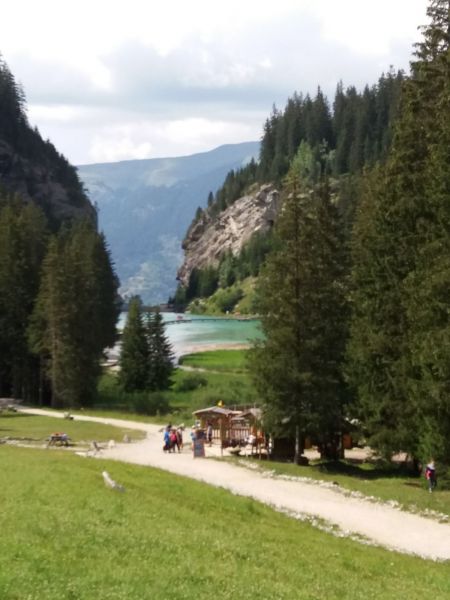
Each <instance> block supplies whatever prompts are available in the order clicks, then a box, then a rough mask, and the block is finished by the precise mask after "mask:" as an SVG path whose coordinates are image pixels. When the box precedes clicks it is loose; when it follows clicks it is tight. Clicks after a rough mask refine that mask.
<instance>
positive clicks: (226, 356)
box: [181, 350, 247, 373]
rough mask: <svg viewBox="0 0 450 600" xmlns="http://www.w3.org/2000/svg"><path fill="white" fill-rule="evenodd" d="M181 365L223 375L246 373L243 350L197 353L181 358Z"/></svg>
mask: <svg viewBox="0 0 450 600" xmlns="http://www.w3.org/2000/svg"><path fill="white" fill-rule="evenodd" d="M181 364H182V365H185V366H188V367H194V368H197V369H206V370H212V371H221V372H224V373H247V361H246V351H245V350H214V351H211V352H197V353H195V354H188V355H187V356H183V357H182V358H181Z"/></svg>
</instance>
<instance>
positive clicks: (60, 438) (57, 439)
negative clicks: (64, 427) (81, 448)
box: [47, 432, 70, 446]
mask: <svg viewBox="0 0 450 600" xmlns="http://www.w3.org/2000/svg"><path fill="white" fill-rule="evenodd" d="M69 441H70V438H69V436H68V435H67V433H59V432H57V433H52V434H51V435H50V437H49V438H48V444H47V446H68V445H69Z"/></svg>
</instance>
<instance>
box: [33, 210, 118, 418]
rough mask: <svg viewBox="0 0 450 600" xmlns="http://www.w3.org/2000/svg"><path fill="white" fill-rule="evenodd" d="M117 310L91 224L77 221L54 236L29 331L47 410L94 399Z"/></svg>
mask: <svg viewBox="0 0 450 600" xmlns="http://www.w3.org/2000/svg"><path fill="white" fill-rule="evenodd" d="M117 309H118V306H117V278H116V277H115V275H114V272H113V269H112V266H111V264H110V263H109V257H108V254H107V251H106V249H105V246H104V240H103V239H102V237H101V236H99V235H98V234H97V232H96V230H95V228H94V227H93V226H92V224H91V223H89V222H84V221H82V222H77V223H74V224H73V225H72V226H71V227H68V228H66V229H64V230H62V231H61V232H60V233H59V234H58V236H54V237H53V239H52V240H51V241H50V244H49V248H48V252H47V255H46V258H45V260H44V263H43V269H42V278H41V282H40V289H39V294H38V297H37V301H36V306H35V309H34V312H33V316H32V322H31V324H30V327H29V332H28V334H29V341H30V346H31V348H32V349H33V351H34V352H35V353H36V354H37V355H39V356H40V359H41V361H42V362H43V363H45V364H46V373H47V376H48V378H49V380H50V383H51V392H52V406H54V407H63V406H67V407H71V406H80V405H87V404H89V403H91V402H92V401H93V399H94V397H95V391H96V381H97V378H98V376H99V374H100V360H101V357H102V352H103V350H104V348H105V345H111V344H112V343H113V341H114V338H115V318H116V316H117Z"/></svg>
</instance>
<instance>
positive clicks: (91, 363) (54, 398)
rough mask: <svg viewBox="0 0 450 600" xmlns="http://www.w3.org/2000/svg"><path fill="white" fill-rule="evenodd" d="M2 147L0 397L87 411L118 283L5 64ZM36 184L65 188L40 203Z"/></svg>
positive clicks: (90, 212) (76, 189)
mask: <svg viewBox="0 0 450 600" xmlns="http://www.w3.org/2000/svg"><path fill="white" fill-rule="evenodd" d="M0 146H1V151H2V152H1V156H0V159H1V160H0V257H1V260H0V291H1V293H0V396H2V397H14V398H20V399H22V400H23V401H25V402H29V403H37V404H40V405H51V406H53V407H74V406H81V405H89V404H91V403H92V402H93V400H94V398H95V393H96V384H97V378H98V375H99V373H100V360H101V358H102V354H103V350H104V349H105V348H106V347H108V346H112V345H113V344H114V341H115V335H116V321H117V317H118V313H119V307H120V304H119V296H118V293H117V290H118V280H117V277H116V275H115V273H114V268H113V265H112V261H111V257H110V254H109V249H108V246H107V243H106V240H105V238H104V236H103V235H102V234H101V233H99V232H98V231H97V226H96V218H95V209H94V208H93V207H92V206H91V205H90V204H89V201H88V199H87V197H86V194H85V192H84V190H83V187H82V185H81V184H80V181H79V179H78V175H77V172H76V170H75V169H74V168H73V167H72V166H71V165H70V164H69V163H68V161H67V160H66V159H65V158H64V157H63V156H62V155H60V154H59V153H58V152H57V151H56V150H55V148H54V146H53V145H52V144H51V143H50V142H45V141H44V140H42V138H41V136H40V134H39V132H38V131H37V130H34V129H32V128H31V127H30V126H29V124H28V119H27V115H26V104H25V96H24V93H23V90H22V89H21V87H20V85H18V84H17V83H16V81H15V79H14V76H13V75H12V73H11V72H10V70H9V69H8V67H7V66H6V65H5V63H4V62H3V61H1V62H0ZM17 165H19V167H17ZM15 168H16V169H17V168H18V169H19V170H18V171H14V169H15ZM13 172H14V177H11V173H13ZM18 173H19V174H20V177H18ZM42 178H44V179H45V185H46V186H47V189H50V188H51V186H52V185H56V186H59V187H58V189H59V190H61V189H63V190H64V193H65V198H66V203H67V204H66V205H65V206H63V205H62V204H61V199H60V200H59V204H58V205H57V206H55V205H52V201H51V198H50V197H48V198H44V202H43V203H42V198H41V196H39V195H38V193H37V191H36V190H37V189H38V187H39V186H41V184H42ZM13 179H14V181H15V185H14V184H12V183H11V182H12V180H13ZM17 186H18V187H19V188H21V189H24V190H26V194H25V195H22V194H21V193H20V189H19V190H17V189H15V187H17ZM35 192H36V197H35V196H34V193H35ZM60 198H61V194H60ZM71 207H76V208H78V209H80V210H79V211H76V212H72V211H71V210H70V209H71ZM67 209H69V210H67ZM75 214H77V215H78V217H77V218H76V217H75V216H74V215H75Z"/></svg>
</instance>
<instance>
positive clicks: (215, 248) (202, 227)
mask: <svg viewBox="0 0 450 600" xmlns="http://www.w3.org/2000/svg"><path fill="white" fill-rule="evenodd" d="M279 209H280V194H279V192H278V191H277V190H276V189H275V188H274V186H273V185H271V184H266V185H263V186H261V187H260V188H259V189H258V191H257V192H255V193H254V194H249V195H247V196H243V197H242V198H239V199H238V200H236V202H234V203H233V204H232V205H231V206H229V207H228V208H227V209H226V210H224V211H223V212H221V213H220V214H219V215H217V216H215V217H211V216H210V215H209V214H208V212H205V213H203V214H202V216H201V217H200V219H199V220H198V221H196V222H194V223H193V224H192V225H191V227H190V228H189V230H188V232H187V234H186V237H185V240H184V242H183V250H184V252H185V258H184V262H183V264H182V266H181V268H180V269H179V271H178V279H179V281H180V282H181V284H182V285H185V286H186V285H187V284H188V282H189V276H190V274H191V272H192V270H193V269H194V268H197V269H204V268H205V267H209V266H215V267H216V266H217V265H218V264H219V262H220V258H221V256H222V255H223V254H224V253H225V252H227V251H230V250H231V252H232V253H233V254H234V255H237V254H239V252H240V250H241V248H242V247H243V245H244V244H245V243H246V242H247V241H248V240H249V239H250V237H251V236H252V234H253V233H255V232H257V231H261V232H264V231H268V230H269V229H270V228H271V227H272V225H273V223H274V221H275V220H276V218H277V215H278V212H279Z"/></svg>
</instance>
